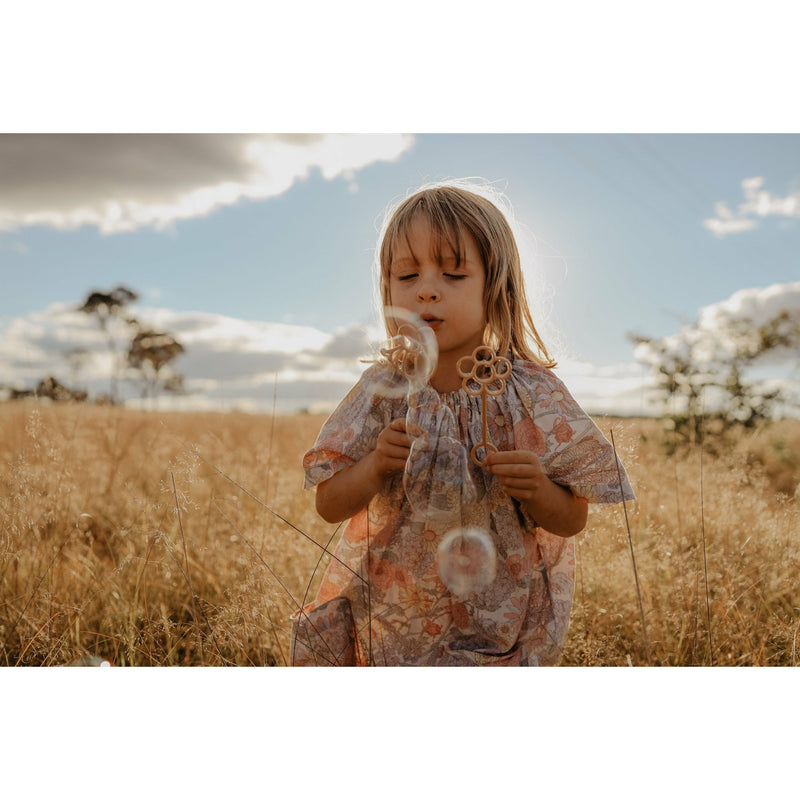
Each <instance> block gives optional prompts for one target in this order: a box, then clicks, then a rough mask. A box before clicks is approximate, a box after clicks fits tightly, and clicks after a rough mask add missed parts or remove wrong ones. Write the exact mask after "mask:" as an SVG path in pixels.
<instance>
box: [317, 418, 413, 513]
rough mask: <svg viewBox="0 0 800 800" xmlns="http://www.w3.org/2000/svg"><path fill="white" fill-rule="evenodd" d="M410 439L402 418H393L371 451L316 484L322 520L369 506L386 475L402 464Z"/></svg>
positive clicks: (406, 455) (408, 449) (404, 461)
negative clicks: (359, 459)
mask: <svg viewBox="0 0 800 800" xmlns="http://www.w3.org/2000/svg"><path fill="white" fill-rule="evenodd" d="M410 451H411V439H410V438H409V436H408V434H407V433H406V421H405V419H404V418H398V419H395V420H393V421H392V422H391V423H390V424H389V425H387V426H386V427H385V428H384V429H383V430H382V431H381V432H380V435H379V436H378V443H377V445H376V447H375V449H374V450H372V451H371V452H370V453H368V454H367V455H366V456H364V458H362V459H361V461H357V462H356V463H355V464H353V465H352V466H349V467H345V468H344V469H342V470H339V472H337V473H336V474H335V475H333V476H332V477H330V478H328V480H326V481H323V482H322V483H320V484H319V485H318V486H317V512H318V513H319V515H320V516H321V517H322V518H323V519H324V520H325V521H326V522H341V521H342V520H343V519H348V518H349V517H352V516H353V515H355V514H357V513H358V512H359V511H361V510H362V509H363V508H366V507H367V505H369V502H370V500H372V498H373V497H374V496H375V494H376V493H377V492H379V491H381V489H382V488H383V485H384V482H385V480H386V478H387V477H388V476H389V475H391V474H392V473H394V472H397V471H398V470H401V469H403V468H404V467H405V465H406V459H408V454H409V452H410Z"/></svg>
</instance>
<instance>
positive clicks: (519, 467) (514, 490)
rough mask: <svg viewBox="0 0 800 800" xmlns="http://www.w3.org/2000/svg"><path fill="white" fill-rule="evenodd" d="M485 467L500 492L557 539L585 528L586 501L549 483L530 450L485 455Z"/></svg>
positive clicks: (534, 454) (551, 482) (587, 510)
mask: <svg viewBox="0 0 800 800" xmlns="http://www.w3.org/2000/svg"><path fill="white" fill-rule="evenodd" d="M486 466H487V469H488V470H489V472H491V473H492V474H493V475H495V476H497V480H498V481H499V482H500V485H501V486H502V487H503V489H504V490H505V491H506V492H507V493H508V494H509V495H510V496H511V497H513V498H514V499H515V500H518V501H519V502H520V504H521V505H522V506H523V507H524V508H525V510H526V511H527V512H528V515H529V516H531V517H532V518H533V519H535V520H536V524H537V525H541V526H542V527H543V528H544V529H545V530H546V531H549V532H550V533H554V534H556V535H557V536H574V535H575V534H576V533H580V532H581V531H582V530H583V529H584V527H586V519H587V517H588V514H589V503H588V501H587V500H586V498H585V497H578V496H576V495H574V494H572V492H571V491H570V490H569V489H567V488H566V487H565V486H561V485H559V484H557V483H553V481H551V480H550V478H548V477H547V475H546V473H545V471H544V470H543V469H542V465H541V462H540V461H539V458H538V456H537V455H536V453H533V452H531V451H530V450H505V451H502V450H501V451H500V452H497V453H489V455H488V456H487V458H486Z"/></svg>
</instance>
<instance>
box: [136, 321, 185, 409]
mask: <svg viewBox="0 0 800 800" xmlns="http://www.w3.org/2000/svg"><path fill="white" fill-rule="evenodd" d="M183 352H184V347H183V345H182V344H181V343H180V342H179V341H177V339H175V337H174V336H172V335H171V334H169V333H160V332H158V331H153V330H141V329H140V330H139V331H138V332H137V333H136V335H135V336H134V337H133V339H132V341H131V343H130V347H129V348H128V353H127V362H128V365H129V366H130V367H132V368H133V369H135V370H137V371H138V372H139V374H140V377H141V380H142V398H145V397H147V396H148V395H149V396H150V397H151V398H154V397H155V396H156V393H157V391H158V386H159V383H160V382H161V381H162V380H163V385H164V388H165V389H166V390H167V391H171V392H177V391H180V390H182V388H183V376H181V375H179V374H178V373H175V372H174V371H173V370H172V369H171V368H169V365H170V362H172V361H173V360H174V359H176V358H177V357H178V356H179V355H181V354H182V353H183ZM165 368H168V369H167V373H166V374H164V372H163V371H164V369H165Z"/></svg>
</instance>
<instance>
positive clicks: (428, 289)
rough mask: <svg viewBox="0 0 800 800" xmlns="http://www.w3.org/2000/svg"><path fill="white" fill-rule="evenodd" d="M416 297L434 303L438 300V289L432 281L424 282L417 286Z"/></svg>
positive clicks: (424, 301)
mask: <svg viewBox="0 0 800 800" xmlns="http://www.w3.org/2000/svg"><path fill="white" fill-rule="evenodd" d="M417 298H418V299H419V300H420V301H421V302H423V303H435V302H437V301H438V300H439V291H438V289H437V288H436V286H434V285H433V284H432V283H430V282H426V283H424V284H423V285H422V286H420V287H419V290H418V291H417Z"/></svg>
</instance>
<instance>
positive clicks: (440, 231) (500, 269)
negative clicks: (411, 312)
mask: <svg viewBox="0 0 800 800" xmlns="http://www.w3.org/2000/svg"><path fill="white" fill-rule="evenodd" d="M419 218H423V219H425V220H426V221H427V222H428V224H429V225H430V227H431V232H432V234H433V236H434V238H435V240H436V247H437V249H440V248H442V247H443V246H447V247H449V248H450V249H451V250H452V251H453V253H454V254H455V255H456V258H457V259H458V260H459V261H460V260H461V259H463V257H464V237H465V235H466V234H468V235H470V236H471V237H472V238H473V240H474V241H475V244H476V245H477V248H478V252H479V253H480V256H481V260H482V262H483V265H484V269H485V270H486V280H485V283H484V307H485V311H486V329H485V331H484V334H483V343H484V344H486V345H488V346H489V347H492V348H493V349H494V350H495V351H496V352H498V353H499V354H501V355H506V354H508V353H510V354H511V355H512V356H515V357H518V358H522V359H524V360H526V361H534V362H536V363H537V364H541V365H543V366H545V367H554V366H555V365H556V362H555V360H554V359H553V358H552V357H551V356H550V353H549V352H548V351H547V347H546V346H545V344H544V342H543V341H542V339H541V337H540V336H539V333H538V331H537V330H536V326H535V325H534V323H533V317H532V316H531V312H530V308H529V307H528V300H527V297H526V294H525V282H524V279H523V275H522V267H521V264H520V256H519V250H518V248H517V243H516V241H515V239H514V234H513V231H512V230H511V226H510V225H509V223H508V220H507V219H506V217H505V216H504V215H503V213H502V211H501V210H500V209H499V208H498V207H497V205H495V204H494V203H493V202H492V201H491V200H489V199H487V198H486V197H483V196H482V195H480V194H476V193H475V192H473V191H470V190H468V189H465V188H463V187H461V186H458V185H455V183H448V184H439V185H433V186H429V187H423V188H422V189H420V190H418V191H417V192H415V193H414V194H412V195H410V196H409V197H407V198H406V199H405V200H403V201H402V202H401V203H400V204H399V205H398V206H397V207H396V208H395V209H394V210H393V211H391V213H390V214H387V221H386V222H385V223H384V228H383V231H382V234H381V236H380V238H379V243H378V258H377V269H378V286H379V293H380V301H381V303H382V305H383V306H384V307H385V306H389V305H391V295H390V291H389V268H390V266H391V262H392V255H393V253H394V252H395V249H396V248H397V245H398V243H399V242H401V241H403V240H407V237H408V233H409V228H410V227H411V225H412V223H413V222H414V221H416V220H417V219H419ZM384 324H385V325H386V328H387V332H388V334H389V335H390V336H392V335H393V334H394V332H393V331H391V330H390V329H389V322H388V320H386V318H385V317H384Z"/></svg>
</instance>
